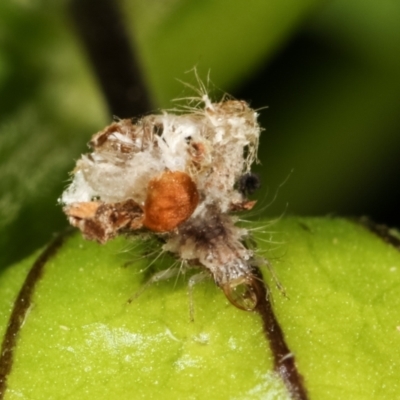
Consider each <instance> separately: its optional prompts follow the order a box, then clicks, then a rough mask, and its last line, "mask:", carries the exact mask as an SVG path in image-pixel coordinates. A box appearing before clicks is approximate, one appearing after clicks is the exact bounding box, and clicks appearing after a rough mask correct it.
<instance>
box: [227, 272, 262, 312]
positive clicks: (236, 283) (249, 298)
mask: <svg viewBox="0 0 400 400" xmlns="http://www.w3.org/2000/svg"><path fill="white" fill-rule="evenodd" d="M222 290H223V291H224V293H225V296H226V297H227V299H228V300H229V301H230V302H231V303H232V304H233V305H234V306H235V307H237V308H240V309H241V310H245V311H253V310H254V309H255V308H256V306H257V303H258V297H257V292H256V290H255V288H254V286H253V279H252V278H251V277H240V278H238V279H235V280H232V281H229V282H227V283H226V284H225V285H223V286H222Z"/></svg>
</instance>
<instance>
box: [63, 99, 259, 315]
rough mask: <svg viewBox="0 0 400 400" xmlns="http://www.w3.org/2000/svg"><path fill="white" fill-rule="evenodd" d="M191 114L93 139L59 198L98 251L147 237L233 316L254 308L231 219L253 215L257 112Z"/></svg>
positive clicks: (238, 106) (230, 104)
mask: <svg viewBox="0 0 400 400" xmlns="http://www.w3.org/2000/svg"><path fill="white" fill-rule="evenodd" d="M198 100H199V104H200V105H199V106H196V107H192V108H190V109H189V112H186V113H183V112H182V113H178V114H172V113H168V112H163V113H161V114H159V115H148V116H145V117H143V118H141V119H140V120H138V121H136V122H134V121H132V120H129V119H123V120H119V121H117V122H114V123H112V124H111V125H109V126H108V127H106V128H105V129H104V130H102V131H101V132H99V133H97V134H95V135H94V136H93V138H92V140H91V141H90V143H89V145H90V147H91V149H92V152H91V153H90V154H87V155H83V156H82V157H81V158H80V160H78V162H77V164H76V168H75V170H74V171H73V181H72V183H71V184H70V186H69V187H68V188H67V189H66V190H65V192H64V193H63V194H62V196H61V198H60V202H61V203H62V204H63V207H64V211H65V213H66V214H67V216H68V219H69V222H70V223H71V224H72V225H74V226H76V227H78V228H79V229H80V230H81V231H82V233H83V235H84V237H85V238H87V239H90V240H96V241H98V242H100V243H105V242H107V241H108V240H110V239H112V238H113V237H115V236H116V235H119V234H124V233H128V234H139V233H140V232H143V231H148V232H152V233H154V235H158V236H159V237H160V238H161V239H162V240H163V242H164V244H163V250H165V251H169V252H171V253H173V254H174V255H175V256H176V257H178V258H179V259H181V260H182V261H183V262H184V263H185V264H186V265H188V266H194V265H197V266H200V267H203V268H204V269H205V270H207V271H208V272H209V273H210V274H211V275H212V277H213V279H214V281H215V282H216V284H217V285H218V286H219V287H221V288H222V290H223V291H224V293H225V294H226V296H227V298H228V299H229V300H230V301H231V302H232V303H233V304H234V305H235V306H237V307H239V308H241V309H245V310H253V309H254V308H255V307H256V306H257V303H258V301H259V298H258V296H259V294H258V293H257V290H256V287H257V285H254V280H255V279H259V277H258V275H257V274H255V273H254V266H255V265H256V258H255V256H254V254H253V250H252V249H250V248H248V247H247V246H246V245H245V241H246V239H247V238H248V237H249V232H248V230H246V229H245V228H242V227H238V226H236V225H235V222H236V216H235V215H232V213H234V212H238V211H243V210H250V209H251V208H252V207H253V206H254V204H255V201H250V200H248V199H247V195H248V194H251V193H252V192H253V191H254V190H256V189H257V188H258V187H259V184H260V182H259V178H258V177H257V176H256V175H253V174H251V173H250V168H251V165H252V163H253V162H254V161H255V160H256V158H257V148H258V141H259V135H260V132H261V129H260V126H259V125H258V122H257V116H258V115H257V113H256V112H255V111H254V110H253V109H251V108H250V107H249V106H248V104H247V103H245V102H244V101H238V100H224V101H221V102H218V103H212V102H211V101H210V99H209V97H208V96H207V95H206V94H204V95H202V97H201V98H200V99H198Z"/></svg>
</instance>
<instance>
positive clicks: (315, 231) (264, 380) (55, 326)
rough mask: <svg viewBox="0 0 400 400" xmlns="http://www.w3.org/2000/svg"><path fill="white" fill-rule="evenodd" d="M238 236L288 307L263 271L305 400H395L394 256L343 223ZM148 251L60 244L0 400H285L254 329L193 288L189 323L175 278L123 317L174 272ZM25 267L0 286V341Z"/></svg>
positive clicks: (289, 222)
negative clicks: (158, 273)
mask: <svg viewBox="0 0 400 400" xmlns="http://www.w3.org/2000/svg"><path fill="white" fill-rule="evenodd" d="M251 228H253V229H255V238H256V241H257V242H258V246H259V252H260V253H261V254H263V256H265V257H267V258H268V259H269V260H270V261H271V263H272V265H273V268H274V271H275V274H276V276H277V279H278V280H279V282H280V284H281V285H283V287H284V289H285V292H286V294H287V297H285V296H284V295H283V294H282V292H281V291H279V290H278V289H277V287H276V285H275V281H274V279H273V278H272V277H271V274H270V271H268V269H267V268H264V270H263V273H264V277H265V279H266V281H267V283H268V286H269V287H270V289H271V291H272V297H273V305H274V309H275V312H276V315H277V318H278V322H279V323H280V325H281V327H282V329H283V331H284V335H285V337H286V340H287V343H288V345H289V348H290V350H291V351H292V352H293V354H294V355H295V357H296V362H297V366H298V369H299V370H300V372H301V374H302V375H303V377H304V379H305V385H306V387H307V389H308V392H309V395H310V398H311V399H322V400H324V399H338V398H351V399H363V400H365V399H376V398H377V397H379V398H395V397H396V395H397V393H398V392H399V390H400V387H399V381H398V375H399V373H400V361H399V360H400V346H399V341H400V332H399V326H400V300H399V296H398V288H399V286H400V254H399V250H398V249H396V248H395V247H393V246H392V245H390V244H388V243H385V242H384V241H383V240H382V239H381V238H379V237H377V236H376V235H375V234H373V233H371V232H370V231H368V230H367V229H366V228H365V227H364V226H362V225H360V224H358V223H355V222H351V221H347V220H344V219H332V218H317V219H313V218H285V219H282V220H280V221H279V222H278V223H276V224H273V225H271V224H270V223H269V224H267V225H266V226H263V225H262V223H258V224H253V223H252V225H251ZM388 238H389V239H391V240H392V241H393V242H395V241H396V240H397V239H396V238H395V237H394V236H390V235H389V234H388ZM149 246H150V247H149ZM153 246H154V245H152V244H150V245H149V244H146V242H142V241H141V240H137V241H134V242H132V240H127V239H124V238H119V239H117V240H114V241H113V242H111V243H109V244H107V245H105V246H100V245H98V244H96V243H91V242H87V241H84V240H82V239H81V237H80V236H79V235H74V236H73V237H71V238H70V239H67V240H66V242H65V244H64V245H63V247H62V248H61V249H60V250H59V251H58V252H57V253H56V254H55V255H54V257H53V258H51V259H49V261H48V262H47V263H46V264H45V266H44V270H43V276H42V278H41V279H39V280H38V281H37V286H36V288H35V290H34V295H33V299H32V304H31V305H30V307H29V312H28V314H27V316H26V318H25V321H24V324H23V326H22V328H21V330H20V332H19V334H18V340H17V345H16V348H15V354H14V364H13V366H12V371H11V374H10V376H9V379H8V387H9V389H8V392H7V395H6V397H5V398H7V399H12V398H17V397H19V396H22V397H29V398H55V399H57V398H65V397H75V398H76V397H79V398H82V399H84V398H98V399H102V398H104V399H106V398H110V397H118V398H121V399H125V398H126V399H130V398H132V396H134V397H135V398H154V397H163V398H172V397H173V398H177V399H180V398H182V399H186V398H196V399H206V398H210V397H212V398H215V399H219V398H221V399H225V398H234V399H257V398H260V399H261V398H263V399H264V398H273V399H284V398H287V395H286V394H285V391H284V389H283V387H282V384H281V382H280V380H279V379H278V378H277V376H276V375H275V374H274V373H273V371H272V357H271V353H270V350H269V345H268V343H267V341H266V339H265V336H264V333H263V329H262V324H261V321H260V319H259V316H258V315H257V314H255V313H249V312H244V311H241V310H238V309H236V308H234V307H233V306H232V305H231V304H230V303H229V302H228V301H227V300H226V298H225V297H224V295H223V293H222V291H221V290H220V289H218V288H217V287H216V286H215V285H214V284H213V283H212V282H211V281H205V282H202V283H200V284H198V285H196V286H195V288H194V292H193V306H194V311H195V313H194V322H191V321H190V318H189V306H190V299H189V297H188V293H187V289H188V288H187V281H186V278H185V279H184V278H183V277H180V278H179V279H178V280H176V281H175V279H174V278H172V279H170V280H167V281H161V282H159V283H157V284H153V285H151V286H149V287H148V288H146V290H145V291H144V292H143V293H142V294H141V295H140V296H139V297H137V298H136V299H135V300H134V301H133V302H132V303H131V304H128V303H127V300H128V299H129V298H130V296H132V294H134V293H137V292H138V291H140V289H141V288H143V285H144V283H145V282H146V280H147V279H148V278H149V276H151V274H152V273H154V271H155V270H158V269H164V268H168V267H170V266H171V265H172V264H173V262H174V260H173V259H171V258H170V257H168V256H166V257H164V258H162V257H161V259H158V260H157V261H154V260H155V258H156V256H157V255H158V251H159V249H157V247H155V248H154V247H153ZM151 252H153V254H151ZM143 254H144V256H143ZM37 257H38V254H37V253H36V254H35V255H34V256H32V257H30V258H29V259H27V260H25V261H23V262H22V263H20V264H19V265H16V266H13V267H12V268H8V269H7V270H6V271H5V272H4V273H3V275H2V276H1V280H0V298H1V299H2V302H1V306H0V323H1V328H0V329H1V332H4V331H5V325H6V321H7V320H8V318H9V315H10V309H11V305H12V302H13V299H14V297H15V296H16V293H17V291H18V287H19V286H20V285H21V284H22V282H23V280H24V279H25V278H24V277H25V276H26V273H27V271H28V270H29V269H30V267H31V265H32V263H33V262H34V260H35V259H37ZM149 260H152V261H154V263H153V264H151V263H149ZM127 262H129V264H126V263H127ZM150 264H151V265H150ZM189 272H190V271H189Z"/></svg>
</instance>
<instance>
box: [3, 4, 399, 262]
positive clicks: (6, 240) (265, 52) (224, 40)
mask: <svg viewBox="0 0 400 400" xmlns="http://www.w3.org/2000/svg"><path fill="white" fill-rule="evenodd" d="M119 4H120V7H121V10H122V12H123V15H124V18H125V22H126V27H127V29H128V32H129V36H130V39H131V42H132V46H133V47H134V48H135V49H136V51H137V52H138V54H139V58H140V60H141V67H142V69H143V71H144V74H145V77H146V80H147V82H148V85H149V88H150V91H151V95H152V98H153V101H154V104H156V105H157V107H172V106H173V103H171V101H170V100H171V99H172V98H174V97H182V96H189V95H192V93H190V91H189V89H188V88H186V87H184V86H183V85H182V83H180V82H179V81H178V80H177V78H178V79H181V80H183V81H186V82H192V83H193V82H194V77H193V73H190V72H189V73H188V72H187V71H189V70H191V69H192V68H193V67H195V66H196V67H197V70H198V72H199V75H200V76H201V77H202V78H203V79H206V76H207V73H208V72H209V71H210V77H211V81H212V85H210V90H211V92H212V93H214V94H215V96H216V99H218V97H220V96H221V95H222V94H223V93H224V92H225V91H226V92H228V93H230V94H232V95H233V96H234V97H236V98H242V99H245V100H247V101H249V102H250V104H251V105H252V106H253V107H254V108H262V107H266V106H268V108H265V109H262V110H260V114H261V116H260V121H261V124H262V126H263V127H264V128H265V131H264V132H263V134H262V140H261V149H260V153H259V158H260V160H261V163H262V165H261V166H259V167H258V168H257V171H259V173H260V174H261V175H262V182H263V187H262V190H261V194H258V195H257V197H258V198H260V202H259V203H260V206H259V207H260V213H259V214H258V217H261V216H265V215H267V216H268V217H273V216H277V215H281V214H283V213H284V214H287V215H288V214H298V215H307V216H308V215H322V216H323V215H327V214H332V213H333V214H336V215H344V216H361V215H367V216H369V217H371V218H372V219H374V220H375V221H377V222H379V223H386V224H388V225H394V226H400V214H399V212H398V207H397V206H398V204H399V200H400V188H399V187H400V179H399V173H398V171H399V166H400V161H399V158H400V157H399V150H400V135H399V132H400V2H398V1H395V0H382V1H380V2H377V1H373V0H363V1H361V0H332V1H329V2H328V1H319V0H248V1H237V2H231V1H230V2H228V1H226V0H225V1H223V0H202V1H198V0H133V1H132V0H121V1H120V2H119ZM68 7H69V4H68V1H67V0H63V1H61V0H30V1H29V0H2V1H1V2H0V184H1V186H0V187H1V191H0V267H4V266H6V265H8V264H10V263H12V262H14V261H17V260H18V259H20V258H22V257H24V256H26V255H27V254H29V253H30V252H31V251H33V250H34V249H35V248H37V247H38V246H41V245H43V244H45V243H46V242H47V241H48V240H49V239H50V237H51V235H52V233H53V232H56V231H58V230H60V229H62V228H63V227H64V226H66V221H65V217H64V216H63V214H62V212H61V209H60V207H59V206H58V205H57V198H58V196H59V195H60V193H61V192H62V190H63V188H64V187H65V186H66V184H67V181H68V171H70V170H71V169H72V168H73V166H74V163H75V160H76V159H77V158H78V157H79V155H80V154H81V153H82V152H85V151H86V150H87V148H86V143H87V142H88V140H89V138H90V136H91V135H92V134H93V133H94V132H96V131H98V130H100V129H101V128H102V127H104V126H105V125H106V124H108V123H109V122H110V121H111V115H109V112H108V110H107V106H106V102H105V100H104V98H103V95H102V93H101V90H100V88H99V85H98V83H97V80H96V77H95V75H94V73H93V70H92V67H91V65H90V62H89V60H88V57H87V55H86V54H85V50H84V47H83V46H82V44H81V42H80V40H79V36H78V35H77V33H76V31H75V29H74V25H73V23H72V21H71V17H70V14H69V8H68ZM93 7H94V9H93V10H94V12H95V10H96V2H95V1H94V2H93ZM104 29H105V30H107V26H106V25H105V26H104ZM278 189H279V191H278ZM277 191H278V194H277V196H275V194H276V193H277Z"/></svg>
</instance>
